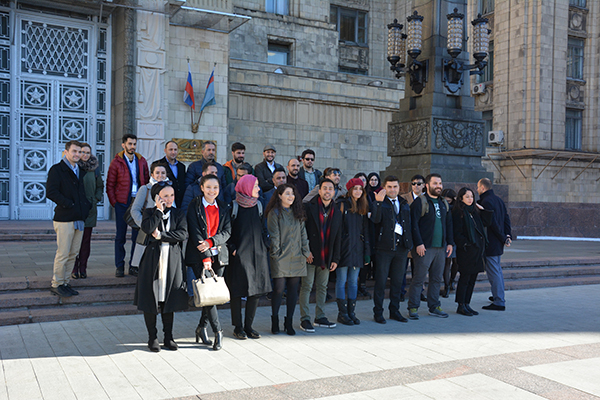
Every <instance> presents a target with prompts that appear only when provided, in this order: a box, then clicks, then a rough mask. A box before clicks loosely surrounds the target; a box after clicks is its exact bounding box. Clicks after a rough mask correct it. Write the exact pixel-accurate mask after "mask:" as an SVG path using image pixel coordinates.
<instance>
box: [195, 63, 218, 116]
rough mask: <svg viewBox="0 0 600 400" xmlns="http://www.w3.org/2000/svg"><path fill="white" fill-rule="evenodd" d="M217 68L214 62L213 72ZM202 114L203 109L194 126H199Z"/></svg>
mask: <svg viewBox="0 0 600 400" xmlns="http://www.w3.org/2000/svg"><path fill="white" fill-rule="evenodd" d="M216 68H217V63H216V62H215V63H214V64H213V71H214V70H215V69H216ZM203 112H204V109H202V110H200V115H199V116H198V123H197V124H196V125H198V126H200V118H202V113H203Z"/></svg>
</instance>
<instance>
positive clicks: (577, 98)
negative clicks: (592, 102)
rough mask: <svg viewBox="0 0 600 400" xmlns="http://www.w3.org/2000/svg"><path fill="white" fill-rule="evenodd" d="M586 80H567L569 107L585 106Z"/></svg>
mask: <svg viewBox="0 0 600 400" xmlns="http://www.w3.org/2000/svg"><path fill="white" fill-rule="evenodd" d="M584 92H585V82H583V81H572V80H567V107H569V108H579V109H584V108H585V100H584V94H585V93H584Z"/></svg>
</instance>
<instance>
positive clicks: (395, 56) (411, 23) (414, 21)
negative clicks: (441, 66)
mask: <svg viewBox="0 0 600 400" xmlns="http://www.w3.org/2000/svg"><path fill="white" fill-rule="evenodd" d="M406 21H407V26H406V31H407V34H404V33H402V28H403V26H402V24H399V23H398V20H397V19H395V20H394V22H393V23H391V24H389V25H388V61H389V62H390V64H392V66H391V67H390V69H391V70H392V71H395V72H396V78H400V77H402V75H404V74H406V73H408V75H409V76H410V87H411V88H412V90H413V91H414V92H415V93H417V94H419V93H421V92H422V91H423V88H424V87H425V82H427V65H428V64H427V60H425V61H424V62H421V61H418V60H417V58H418V57H419V55H420V54H421V48H422V46H423V16H421V15H419V14H418V12H417V11H415V12H414V13H413V14H412V15H411V16H409V17H408V18H406ZM406 53H408V55H409V56H410V58H411V62H410V64H409V65H408V67H406V61H405V59H406ZM405 67H406V68H405Z"/></svg>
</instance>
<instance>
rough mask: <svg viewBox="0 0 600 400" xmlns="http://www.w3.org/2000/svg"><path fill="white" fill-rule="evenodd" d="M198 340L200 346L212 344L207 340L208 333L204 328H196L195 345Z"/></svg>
mask: <svg viewBox="0 0 600 400" xmlns="http://www.w3.org/2000/svg"><path fill="white" fill-rule="evenodd" d="M200 339H202V344H205V345H207V346H210V345H211V344H213V342H212V340H210V339H209V338H208V332H207V331H206V328H202V327H200V325H198V326H197V327H196V343H198V342H199V341H200Z"/></svg>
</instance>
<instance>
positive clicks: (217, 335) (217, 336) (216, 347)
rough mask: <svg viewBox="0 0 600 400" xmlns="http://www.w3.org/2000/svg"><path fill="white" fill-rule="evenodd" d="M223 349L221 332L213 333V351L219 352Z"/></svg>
mask: <svg viewBox="0 0 600 400" xmlns="http://www.w3.org/2000/svg"><path fill="white" fill-rule="evenodd" d="M222 348H223V331H219V332H217V333H215V344H213V350H221V349H222Z"/></svg>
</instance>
